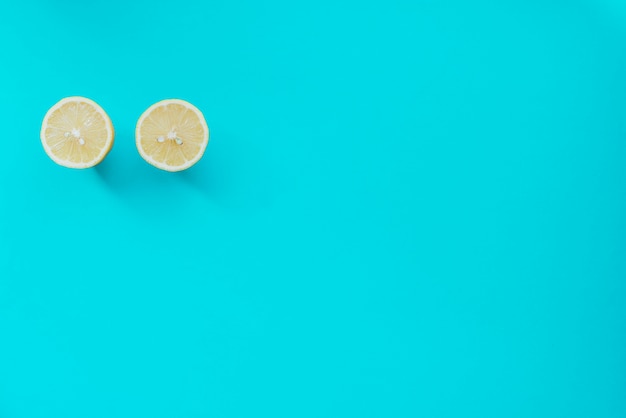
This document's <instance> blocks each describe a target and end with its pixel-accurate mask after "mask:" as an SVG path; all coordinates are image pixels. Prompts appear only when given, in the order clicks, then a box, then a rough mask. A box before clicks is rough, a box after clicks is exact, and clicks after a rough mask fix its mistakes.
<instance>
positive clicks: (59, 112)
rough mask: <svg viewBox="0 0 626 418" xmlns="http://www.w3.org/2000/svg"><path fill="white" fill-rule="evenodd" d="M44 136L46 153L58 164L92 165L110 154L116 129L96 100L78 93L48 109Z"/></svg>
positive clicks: (42, 129) (72, 166) (78, 166)
mask: <svg viewBox="0 0 626 418" xmlns="http://www.w3.org/2000/svg"><path fill="white" fill-rule="evenodd" d="M40 136H41V143H42V145H43V149H44V150H45V151H46V154H48V156H49V157H50V158H51V159H52V160H53V161H54V162H56V163H57V164H59V165H62V166H64V167H69V168H89V167H93V166H95V165H96V164H98V163H100V162H101V161H102V160H103V159H104V157H106V155H107V154H108V153H109V151H110V150H111V147H112V146H113V139H114V137H115V131H114V129H113V124H112V123H111V118H109V116H108V115H107V114H106V112H105V111H104V110H103V109H102V108H101V107H100V106H99V105H98V104H97V103H96V102H94V101H93V100H90V99H87V98H85V97H79V96H74V97H66V98H65V99H62V100H61V101H59V102H58V103H57V104H55V105H54V106H52V107H51V108H50V110H48V112H47V113H46V116H45V117H44V118H43V123H42V125H41V134H40Z"/></svg>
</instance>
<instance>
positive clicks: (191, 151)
mask: <svg viewBox="0 0 626 418" xmlns="http://www.w3.org/2000/svg"><path fill="white" fill-rule="evenodd" d="M177 140H178V141H177ZM207 141H208V131H207V127H206V122H205V121H204V118H203V117H202V115H201V114H199V111H198V110H197V109H195V108H192V107H191V105H189V104H186V103H184V102H182V101H164V102H163V103H162V104H160V105H158V104H157V105H156V106H153V107H152V108H151V109H149V110H148V111H146V113H145V114H144V115H143V116H142V118H141V120H140V122H139V125H138V127H137V142H138V143H137V145H138V147H139V148H140V152H141V154H142V156H143V157H144V158H145V159H146V160H147V161H148V162H149V163H151V164H153V165H155V166H157V167H159V168H162V169H165V170H170V171H177V170H179V169H184V168H187V167H189V166H191V165H193V164H194V163H195V162H196V161H197V160H198V159H199V158H200V157H201V154H202V153H203V152H204V148H205V147H206V143H207Z"/></svg>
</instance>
